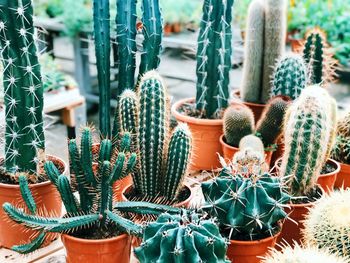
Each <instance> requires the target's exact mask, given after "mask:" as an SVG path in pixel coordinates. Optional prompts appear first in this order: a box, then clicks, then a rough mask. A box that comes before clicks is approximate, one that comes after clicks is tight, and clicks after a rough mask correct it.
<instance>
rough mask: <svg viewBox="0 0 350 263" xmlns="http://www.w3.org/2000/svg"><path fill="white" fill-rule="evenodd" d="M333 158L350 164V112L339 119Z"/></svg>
mask: <svg viewBox="0 0 350 263" xmlns="http://www.w3.org/2000/svg"><path fill="white" fill-rule="evenodd" d="M331 158H333V159H335V160H336V161H338V162H341V163H345V164H350V112H348V113H347V114H346V115H345V116H344V117H342V118H341V119H340V120H339V121H338V124H337V132H336V141H335V144H334V147H333V149H332V153H331Z"/></svg>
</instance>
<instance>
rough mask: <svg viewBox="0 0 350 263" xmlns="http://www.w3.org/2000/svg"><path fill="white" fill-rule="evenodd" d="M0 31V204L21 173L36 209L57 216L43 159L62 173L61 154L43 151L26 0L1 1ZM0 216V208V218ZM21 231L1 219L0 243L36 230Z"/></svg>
mask: <svg viewBox="0 0 350 263" xmlns="http://www.w3.org/2000/svg"><path fill="white" fill-rule="evenodd" d="M0 32H1V37H0V45H1V55H2V64H3V69H4V70H3V72H4V77H3V83H4V91H5V106H6V109H5V116H6V118H5V119H6V125H5V156H4V157H2V158H1V159H0V162H1V169H0V171H1V175H0V204H1V205H2V204H3V203H5V202H10V203H17V202H18V198H19V197H20V186H19V184H21V181H20V179H19V178H20V176H25V177H26V178H27V179H28V180H29V182H30V188H31V189H32V190H33V191H34V192H35V196H36V201H37V202H38V209H39V210H41V211H48V212H49V213H51V214H55V215H60V213H61V203H60V202H59V201H58V200H57V197H58V193H57V191H56V190H55V188H54V187H53V185H52V184H51V183H50V182H49V180H48V177H47V175H46V174H45V171H44V170H43V163H44V161H45V159H48V160H52V161H53V162H54V163H55V164H56V165H57V166H58V167H59V169H60V171H61V173H65V172H66V171H65V170H66V165H65V163H64V162H63V161H62V160H61V159H59V158H57V157H54V156H50V155H46V154H45V138H44V130H43V126H44V125H43V116H42V115H43V84H42V79H41V70H40V64H39V62H38V56H37V49H36V43H35V39H34V35H35V33H34V26H33V7H32V3H31V1H30V0H22V1H19V0H1V1H0ZM22 204H23V203H20V205H22ZM3 216H4V212H3V210H2V209H0V217H1V218H2V217H3ZM24 230H25V229H24V228H23V227H21V226H16V227H13V226H12V225H11V223H10V222H8V221H6V220H1V224H0V245H1V246H4V247H7V248H9V247H11V246H12V245H14V244H16V243H19V242H23V241H24V242H27V241H28V240H29V239H30V236H31V235H33V234H35V233H34V232H33V231H29V232H25V231H24ZM22 232H23V233H22ZM18 233H22V234H21V235H18Z"/></svg>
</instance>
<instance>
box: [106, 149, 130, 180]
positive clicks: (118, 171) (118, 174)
mask: <svg viewBox="0 0 350 263" xmlns="http://www.w3.org/2000/svg"><path fill="white" fill-rule="evenodd" d="M125 161H126V156H125V154H124V153H123V152H120V153H118V156H117V160H116V162H115V164H114V167H113V170H112V176H111V182H110V183H111V184H113V183H114V182H115V181H117V180H119V179H122V178H123V174H124V173H123V170H124V166H125Z"/></svg>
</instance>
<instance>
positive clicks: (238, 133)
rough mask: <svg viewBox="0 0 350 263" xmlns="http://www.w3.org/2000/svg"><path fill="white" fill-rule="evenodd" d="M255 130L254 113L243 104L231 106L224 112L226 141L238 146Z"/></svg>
mask: <svg viewBox="0 0 350 263" xmlns="http://www.w3.org/2000/svg"><path fill="white" fill-rule="evenodd" d="M253 132H254V114H253V112H252V110H251V109H249V108H248V107H245V106H243V105H234V106H231V107H229V108H228V109H227V110H226V111H225V114H224V135H225V140H226V143H228V144H229V145H231V146H234V147H238V145H239V142H240V140H241V139H242V138H243V137H244V136H246V135H249V134H252V133H253Z"/></svg>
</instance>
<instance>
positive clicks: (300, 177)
mask: <svg viewBox="0 0 350 263" xmlns="http://www.w3.org/2000/svg"><path fill="white" fill-rule="evenodd" d="M332 103H333V102H332V99H331V97H330V96H329V94H328V92H327V91H326V90H325V89H323V88H321V87H319V86H310V87H308V88H306V89H304V90H303V91H302V93H301V95H300V97H299V99H298V100H296V101H295V102H294V103H293V104H292V105H291V107H290V108H289V110H288V113H287V116H288V118H286V120H285V124H284V127H285V128H284V140H285V152H284V155H283V158H282V165H281V171H280V172H281V175H282V176H284V177H291V180H290V182H289V187H290V191H291V193H293V194H294V195H296V196H305V195H308V194H309V193H310V192H311V191H312V190H314V189H315V187H316V182H317V178H318V175H319V174H320V171H321V169H322V167H323V165H324V163H325V162H326V160H327V158H328V156H327V152H328V147H329V141H330V140H331V133H332V130H333V129H334V127H333V125H332V124H333V123H334V121H333V120H332V119H331V118H332V115H333V113H332V108H333V107H332Z"/></svg>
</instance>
